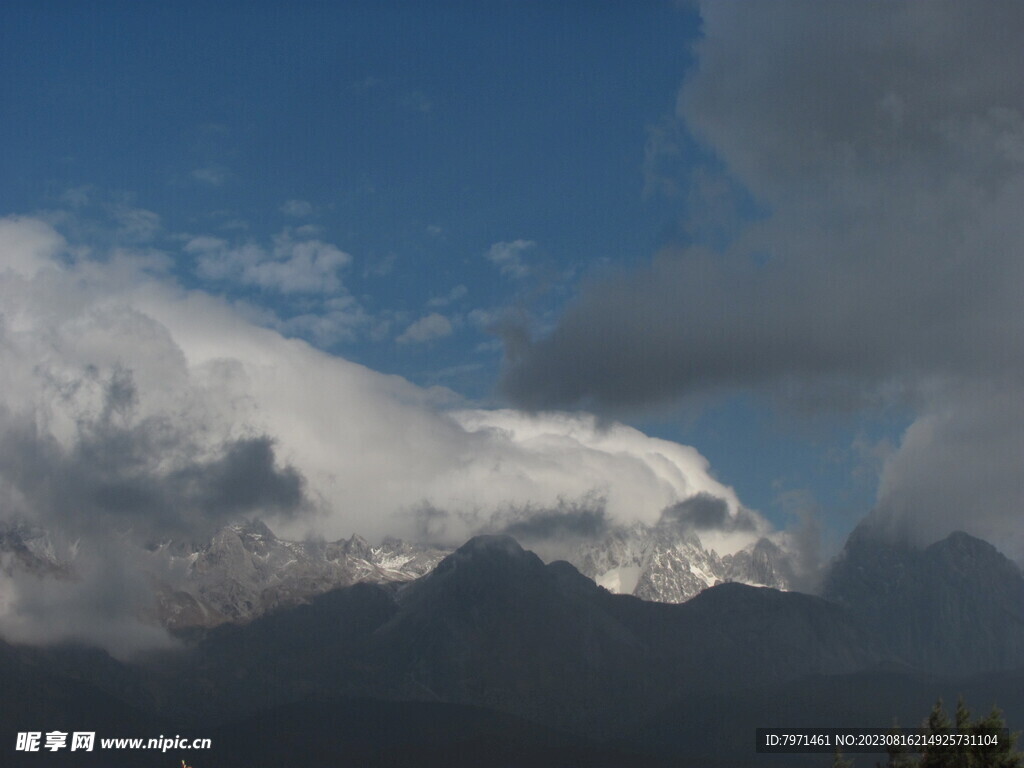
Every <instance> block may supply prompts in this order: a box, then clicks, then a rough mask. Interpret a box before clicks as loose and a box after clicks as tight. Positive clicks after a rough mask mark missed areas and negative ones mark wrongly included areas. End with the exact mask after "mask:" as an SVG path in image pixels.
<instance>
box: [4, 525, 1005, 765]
mask: <svg viewBox="0 0 1024 768" xmlns="http://www.w3.org/2000/svg"><path fill="white" fill-rule="evenodd" d="M235 533H236V534H237V536H236V538H233V539H232V538H230V537H227V536H226V535H225V536H224V537H223V539H222V541H221V544H220V545H218V547H217V548H212V549H210V550H205V551H204V552H202V553H198V556H196V555H197V553H195V552H193V553H188V554H185V553H182V554H180V555H176V556H183V557H189V558H191V557H193V556H196V557H195V561H196V562H200V561H201V560H202V559H203V558H204V557H206V558H208V560H209V563H210V565H209V567H206V566H204V568H203V570H202V573H204V574H206V575H208V576H209V577H210V578H211V579H213V583H215V582H216V579H214V577H213V576H210V574H215V573H220V574H228V575H232V578H234V577H235V576H237V575H238V574H239V573H240V574H241V575H242V576H245V577H246V578H248V579H252V578H254V577H253V575H252V572H251V571H250V570H249V568H248V567H247V566H245V565H243V566H239V567H241V571H237V570H236V569H235V566H238V563H239V562H242V563H243V564H244V563H246V562H248V563H249V564H250V565H252V561H251V560H249V559H248V558H247V556H246V557H243V556H241V555H240V552H241V551H245V552H260V551H263V550H261V549H260V547H261V546H265V547H266V548H267V549H266V550H265V551H264V553H263V556H265V557H266V558H267V561H268V562H269V560H270V558H272V557H275V556H276V555H274V554H273V552H274V551H276V550H275V548H276V547H278V546H279V545H280V546H283V545H282V544H281V543H280V542H276V543H275V541H274V540H270V539H268V538H267V536H268V533H267V532H266V531H259V530H257V529H255V528H253V529H250V530H249V531H248V532H241V533H240V532H238V531H235ZM271 535H272V534H271ZM246 537H248V544H246V543H245V542H246ZM257 537H262V539H260V538H257ZM350 549H351V550H352V551H353V553H361V556H359V557H358V558H357V559H359V560H362V561H363V562H366V563H370V564H371V565H373V568H371V569H369V570H368V571H366V572H367V573H369V574H371V580H370V581H358V582H357V583H353V584H351V585H350V586H342V587H339V588H333V589H328V590H325V591H323V592H321V593H319V594H315V595H312V596H308V597H306V598H304V599H303V600H301V601H296V602H289V601H285V600H279V601H278V602H277V603H276V604H273V605H272V604H271V603H270V602H269V601H267V602H266V603H265V604H264V607H263V610H262V612H258V613H256V614H253V615H251V617H250V618H249V619H248V620H247V621H245V622H237V621H222V622H220V623H218V624H217V625H216V626H198V625H191V627H190V630H189V632H188V634H187V635H183V637H184V636H187V638H188V640H187V643H186V647H185V648H184V649H182V650H179V651H176V652H166V653H160V654H151V655H149V656H148V657H147V658H145V659H139V660H137V661H135V662H133V663H123V662H118V661H116V660H114V659H112V658H110V657H109V656H107V655H106V654H105V653H103V652H102V651H98V650H95V649H85V648H77V647H73V646H62V647H57V648H30V647H26V646H11V645H6V644H5V645H2V646H0V670H2V672H3V676H4V679H5V681H7V682H8V685H5V687H4V692H3V693H0V712H2V713H3V718H4V719H3V721H4V722H5V724H8V725H9V727H14V725H15V724H18V725H19V727H28V726H27V725H23V724H31V723H33V722H35V723H38V725H39V726H40V727H42V728H44V729H45V728H49V727H51V726H50V723H51V722H52V723H58V722H69V723H70V722H71V721H73V720H75V718H76V717H77V718H81V719H84V718H86V715H89V716H90V717H93V718H96V717H100V716H101V715H102V714H103V713H110V715H109V717H110V718H111V720H110V721H109V722H105V723H103V724H102V726H101V727H104V728H108V729H109V728H114V727H116V726H117V723H129V724H134V725H131V726H121V727H135V728H139V729H146V728H150V729H153V728H157V729H164V731H167V730H170V729H172V728H176V729H179V730H178V731H177V732H181V733H185V732H186V730H187V732H189V733H199V734H200V735H206V734H216V739H215V742H216V743H217V744H219V745H220V751H218V752H216V754H214V755H212V757H215V758H216V760H215V761H214V760H212V759H211V760H210V762H209V763H208V764H217V765H243V764H244V765H261V764H268V765H269V764H275V765H277V764H285V763H284V762H282V761H281V759H280V758H281V757H288V756H291V757H292V758H294V759H295V760H300V763H295V764H302V765H308V766H317V765H323V766H327V765H331V766H335V765H356V764H359V765H468V764H471V759H475V760H477V763H475V764H479V761H480V760H481V759H484V758H485V757H487V756H489V757H490V760H489V761H488V760H484V761H485V762H487V763H488V764H493V765H517V764H518V765H522V764H529V765H545V764H547V765H570V764H574V765H604V764H629V765H632V764H644V765H660V764H664V765H669V764H671V765H694V766H696V765H701V766H704V765H715V764H716V763H717V764H721V765H734V766H747V765H749V766H755V765H823V764H828V762H829V761H830V759H831V758H830V757H829V756H826V755H807V756H792V755H789V756H781V757H777V758H772V757H769V756H757V755H755V754H754V753H753V739H754V736H753V730H754V728H755V727H758V726H762V727H766V726H793V725H799V724H804V725H812V724H817V725H825V724H835V725H859V726H880V727H885V726H888V725H890V724H891V722H892V718H893V717H898V718H901V720H902V722H903V723H904V724H907V725H912V724H915V722H916V720H918V719H920V717H922V716H923V715H924V714H925V713H926V712H927V710H928V708H929V707H930V705H931V703H933V701H934V699H935V697H936V696H939V695H942V696H946V697H947V699H948V698H949V697H952V696H956V695H957V694H958V693H964V694H966V695H968V696H972V695H973V696H975V697H977V698H982V700H979V701H973V702H972V701H970V700H969V703H971V704H972V705H973V706H975V707H978V708H987V707H988V706H990V705H991V704H993V703H995V704H998V705H1000V706H1001V707H1002V708H1003V709H1004V710H1005V711H1006V715H1007V718H1008V721H1009V722H1010V724H1011V727H1013V726H1015V725H1017V724H1019V723H1020V722H1022V721H1024V695H1022V694H1021V691H1022V690H1024V684H1022V683H1024V673H1022V672H1021V670H1024V653H1022V648H1024V600H1021V596H1024V577H1022V575H1021V572H1020V570H1019V569H1018V568H1017V567H1016V566H1015V565H1014V564H1013V563H1011V562H1010V561H1009V560H1007V559H1006V558H1005V557H1003V556H1002V555H1001V554H999V552H998V551H997V550H995V548H994V547H992V546H991V545H988V544H986V543H985V542H982V541H980V540H978V539H974V538H972V537H970V536H968V535H967V534H962V533H957V534H953V535H951V536H950V537H948V538H947V539H945V540H943V541H940V542H938V543H937V544H934V545H932V546H931V547H928V548H926V549H916V548H912V547H909V546H906V545H899V544H894V543H892V542H889V541H886V540H883V539H881V538H877V537H875V536H872V535H871V532H870V531H869V530H866V529H864V528H862V529H858V531H855V533H854V534H853V535H852V536H851V537H850V540H849V542H848V543H847V545H846V547H845V549H844V551H843V553H842V554H841V555H840V557H839V558H838V559H837V561H836V562H835V564H834V565H833V566H832V568H831V569H830V571H829V573H828V574H827V577H826V580H825V589H824V591H823V596H821V597H817V596H811V595H805V594H801V593H798V592H793V591H788V592H787V591H781V590H778V589H774V588H770V587H754V586H749V585H746V584H741V583H737V582H725V583H720V584H718V585H716V586H711V587H708V588H705V589H703V590H701V591H700V592H699V593H698V594H697V595H696V596H695V597H692V598H691V599H689V600H687V601H685V602H681V603H661V602H654V601H648V600H642V599H639V598H637V597H635V596H633V595H627V594H613V593H611V592H610V591H609V590H607V589H605V588H603V587H601V586H599V585H598V584H596V583H595V582H594V580H592V579H591V578H588V577H587V576H585V575H583V574H582V573H581V572H580V571H579V570H578V569H577V568H576V567H574V566H573V565H572V564H570V563H568V562H564V561H556V562H551V563H547V564H545V563H544V562H543V561H542V560H541V559H540V558H539V557H537V556H536V555H534V554H533V553H532V552H529V551H527V550H524V549H523V548H522V547H520V545H519V544H518V543H517V542H516V541H515V540H514V539H512V538H511V537H508V536H481V537H477V538H474V539H472V540H470V541H469V542H467V543H466V544H465V545H463V546H462V547H460V548H459V549H457V550H455V551H454V552H452V553H450V554H447V555H445V556H444V557H442V558H440V559H439V561H438V562H437V565H436V566H435V567H433V568H430V569H427V571H426V572H425V573H424V574H423V575H420V576H418V577H414V571H412V572H410V571H404V572H403V571H402V568H403V567H407V566H410V564H412V563H414V562H415V561H416V557H417V556H419V555H420V554H422V553H418V552H414V550H413V549H407V550H402V548H401V545H399V544H394V545H392V549H391V550H387V552H389V553H390V554H385V550H381V551H380V553H379V554H374V553H373V551H372V550H373V548H369V550H366V549H364V548H363V544H361V543H360V542H359V541H358V540H354V541H351V547H350ZM324 551H326V547H325V548H324ZM399 551H401V554H398V555H395V554H394V553H395V552H399ZM350 554H352V553H350ZM367 555H368V556H369V557H367ZM410 555H412V558H411V559H409V560H406V561H404V562H401V563H399V562H398V561H399V560H401V559H402V558H405V557H407V556H410ZM393 557H397V559H388V558H393ZM373 558H377V560H376V561H374V560H373ZM333 559H334V560H335V561H338V562H342V561H343V560H347V558H342V557H341V556H340V555H339V556H337V557H334V558H333ZM427 561H428V560H427V558H426V556H424V559H423V560H420V561H418V562H419V563H421V564H422V563H424V562H427ZM754 561H755V558H754V557H753V555H752V557H751V562H754ZM595 562H596V560H595ZM607 562H613V561H610V560H607V561H604V563H607ZM620 562H621V561H620ZM691 562H692V561H691ZM761 562H762V563H763V562H764V561H763V560H761ZM253 567H254V568H255V566H253ZM411 567H412V568H413V569H415V568H418V567H420V566H419V565H411ZM617 567H621V566H617ZM217 568H221V569H222V570H220V571H217V570H216V569H217ZM374 569H376V570H374ZM692 572H693V571H692V570H691V571H690V573H692ZM257 573H258V569H257ZM394 573H404V574H405V576H404V577H403V578H401V579H399V578H397V577H394V578H392V577H390V574H394ZM381 574H387V575H389V577H388V578H382V577H381ZM639 581H640V579H638V583H639ZM239 583H245V582H242V581H240V582H239ZM205 594H211V595H212V594H220V593H215V592H214V591H210V592H208V593H205ZM225 594H234V593H232V592H231V591H230V590H227V591H226V592H225ZM208 599H209V600H210V604H211V605H214V604H215V603H214V602H213V598H212V597H211V598H208ZM229 604H232V603H231V602H230V601H229ZM225 615H226V613H225ZM826 716H827V719H828V722H827V723H825V722H824V721H823V718H825V717H826ZM101 719H102V717H101ZM339 719H340V720H341V721H343V722H340V723H339ZM289 724H290V725H289ZM1018 727H1019V726H1018ZM289 728H291V729H292V730H294V729H296V728H298V729H300V730H301V735H298V736H296V735H295V734H293V735H292V736H289V735H288V734H289V733H290V731H289ZM37 729H38V728H37ZM3 738H5V739H6V738H8V735H7V734H4V735H3ZM259 745H262V746H259ZM259 750H263V751H262V752H260V751H259ZM268 750H269V751H268ZM271 753H273V754H277V755H278V756H279V759H276V760H272V761H271V762H261V760H260V758H259V755H261V754H271ZM111 754H112V753H111ZM111 754H108V755H107V757H108V758H109V757H111ZM607 755H611V756H612V758H613V759H610V762H609V759H607V758H606V757H605V756H607ZM30 757H31V756H30ZM184 757H189V756H188V755H183V756H180V755H179V756H175V762H168V763H166V764H168V765H178V763H177V762H176V761H177V759H179V758H182V759H183V758H184ZM193 757H196V756H195V755H194V756H193ZM782 758H786V759H785V760H784V761H783V760H782ZM154 759H155V758H154ZM246 760H248V761H249V762H245V761H246ZM616 760H617V761H618V762H615V761H616ZM545 761H546V762H545ZM602 761H604V762H602ZM26 764H27V763H26ZM69 764H70V763H69ZM77 764H87V763H77ZM108 764H113V763H108ZM124 764H142V763H138V762H135V763H128V762H126V763H124ZM152 764H163V763H155V762H154V763H152ZM203 764H204V763H202V762H200V761H199V760H198V759H197V760H196V765H197V767H198V766H200V765H203Z"/></svg>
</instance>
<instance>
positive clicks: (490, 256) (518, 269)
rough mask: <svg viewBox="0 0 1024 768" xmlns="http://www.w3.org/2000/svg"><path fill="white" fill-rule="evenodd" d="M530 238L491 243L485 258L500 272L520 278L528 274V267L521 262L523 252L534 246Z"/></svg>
mask: <svg viewBox="0 0 1024 768" xmlns="http://www.w3.org/2000/svg"><path fill="white" fill-rule="evenodd" d="M536 245H537V244H536V243H535V242H533V241H532V240H513V241H512V242H500V243H495V244H494V245H492V246H491V247H490V248H489V249H488V250H487V253H486V257H487V260H488V261H490V262H491V263H492V264H495V265H497V267H498V269H500V270H501V274H503V275H505V276H506V277H511V278H513V279H516V280H521V279H522V278H524V277H526V276H527V275H529V274H530V267H529V266H527V265H526V264H525V263H524V262H523V254H525V253H526V252H527V251H529V250H531V249H533V248H535V247H536Z"/></svg>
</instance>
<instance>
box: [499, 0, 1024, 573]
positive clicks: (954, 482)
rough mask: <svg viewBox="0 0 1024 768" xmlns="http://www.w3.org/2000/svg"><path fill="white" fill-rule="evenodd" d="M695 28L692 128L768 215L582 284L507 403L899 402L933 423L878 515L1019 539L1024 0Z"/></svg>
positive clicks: (773, 8)
mask: <svg viewBox="0 0 1024 768" xmlns="http://www.w3.org/2000/svg"><path fill="white" fill-rule="evenodd" d="M702 15H703V19H704V32H705V36H704V39H703V40H702V41H701V42H700V43H699V45H698V46H697V49H696V55H697V59H698V63H697V67H696V68H695V70H694V72H693V74H692V76H691V77H690V78H689V79H688V80H687V81H686V82H685V83H684V85H683V87H682V90H681V92H680V95H679V101H678V113H677V117H678V119H679V125H680V128H681V130H682V131H684V132H686V133H688V135H689V136H691V137H693V138H694V139H696V140H697V141H700V142H701V143H703V144H704V145H705V147H707V148H708V149H709V150H710V151H712V152H713V153H714V154H715V155H716V156H717V158H718V160H719V161H720V163H721V169H720V171H719V173H721V175H722V178H723V180H724V181H723V183H736V184H738V185H740V186H742V187H743V188H745V189H746V190H748V191H749V192H750V193H751V194H752V195H753V197H754V199H755V200H756V202H757V204H758V205H759V206H760V208H761V210H762V212H763V215H762V216H761V217H760V218H759V219H758V220H757V221H755V222H751V223H749V224H748V225H747V226H746V227H745V228H744V229H742V230H737V231H736V232H734V233H733V234H734V237H733V239H732V240H731V242H730V243H729V244H728V245H726V246H722V245H721V243H707V244H705V245H699V244H688V245H680V246H678V247H671V248H666V249H665V250H664V251H663V252H661V253H659V254H658V255H657V256H656V257H655V258H654V259H653V260H652V262H651V263H650V264H649V265H647V266H646V267H644V268H643V269H640V270H637V271H634V272H631V273H625V274H622V275H619V276H617V277H616V279H614V280H603V281H598V282H593V283H591V284H589V285H587V286H584V288H583V290H582V291H581V294H580V297H579V299H578V300H577V301H576V302H575V303H574V304H573V305H572V306H570V307H569V308H568V309H567V310H566V311H565V313H564V314H563V316H562V318H561V319H560V322H559V323H558V325H557V327H555V328H554V329H553V330H552V331H550V332H549V333H546V334H545V335H542V336H539V337H533V338H530V337H529V334H527V333H526V331H525V329H517V330H516V335H515V338H514V342H515V343H514V344H510V345H509V347H508V352H507V366H506V370H505V373H504V378H503V387H504V391H505V392H506V393H507V395H508V396H509V397H510V398H511V399H512V400H513V401H514V402H516V403H518V404H519V405H521V406H524V407H527V408H532V409H548V408H558V407H571V406H584V407H592V408H598V409H602V410H605V411H614V410H616V409H629V408H636V407H646V406H650V405H652V404H659V403H671V402H676V401H679V400H681V399H685V398H696V397H701V398H704V397H708V396H720V395H724V394H728V393H734V392H737V391H748V392H757V393H761V394H765V395H768V396H770V397H772V398H775V399H776V400H777V402H784V403H788V404H790V405H794V406H797V407H800V408H808V407H812V408H814V407H817V408H825V409H833V410H834V409H842V410H845V411H847V412H856V411H858V410H859V409H864V408H869V407H875V406H880V405H888V404H892V403H894V402H898V403H900V404H901V405H902V406H904V407H910V408H912V409H913V410H914V411H915V412H916V413H917V414H918V417H919V418H918V421H917V422H916V423H915V424H914V426H912V427H911V429H910V431H909V432H908V433H907V435H906V437H905V440H904V443H903V445H902V446H901V447H900V449H899V450H898V451H896V452H895V453H894V454H893V456H892V457H890V459H889V461H888V463H887V465H886V468H885V469H884V473H883V482H882V487H881V488H880V492H879V505H880V507H881V508H884V509H887V510H889V513H890V514H892V515H895V516H897V517H899V518H900V519H901V520H903V522H902V523H900V524H901V525H907V526H911V527H914V528H915V529H916V530H927V531H929V533H928V535H929V536H931V535H934V536H941V535H943V534H944V533H946V532H948V530H949V528H950V526H953V525H958V526H961V527H963V525H964V522H965V521H966V520H967V519H968V517H970V518H971V520H972V521H973V522H972V523H971V525H973V526H974V528H975V529H976V530H978V531H979V532H980V531H982V530H984V531H987V532H988V535H989V537H992V536H995V535H997V532H999V531H1004V532H1005V531H1007V530H1009V529H1010V528H1012V527H1013V526H1018V527H1019V525H1020V519H1019V513H1018V510H1019V509H1021V506H1022V502H1024V496H1022V493H1021V488H1020V484H1019V480H1018V477H1019V467H1020V464H1019V462H1017V459H1018V454H1019V451H1018V450H1016V448H1014V447H1013V446H1019V444H1020V435H1021V434H1024V431H1022V430H1024V418H1021V417H1020V415H1019V413H1018V410H1019V409H1016V408H1015V407H1013V405H1012V403H1013V402H1015V398H1016V399H1019V393H1020V392H1021V391H1022V389H1024V357H1022V356H1020V355H1018V354H1016V353H1015V352H1014V350H1017V349H1019V344H1020V341H1019V340H1020V339H1021V338H1022V337H1024V309H1022V303H1021V301H1020V286H1021V285H1024V259H1021V253H1022V252H1024V217H1022V216H1021V215H1020V204H1021V201H1022V200H1024V79H1021V78H1020V77H1018V76H1017V75H1018V73H1020V72H1021V71H1024V47H1022V46H1021V45H1020V43H1019V41H1020V40H1021V39H1024V5H1022V4H1020V3H1014V2H995V3H987V4H985V5H984V7H983V8H979V7H977V6H974V5H966V4H963V3H955V2H934V3H873V2H868V3H857V4H851V3H817V2H783V3H772V4H756V3H755V4H751V3H734V2H718V1H716V2H712V3H707V4H705V5H703V6H702ZM707 172H708V169H707V168H702V169H700V173H701V174H703V176H704V178H703V179H701V180H700V183H704V184H706V182H707V178H706V175H707ZM695 183H696V182H695V181H694V180H690V182H687V183H686V185H685V186H686V187H687V188H695V187H694V184H695ZM719 204H720V200H707V199H705V200H704V201H703V202H701V201H700V200H699V199H696V200H695V199H694V198H692V197H691V198H688V199H687V205H688V206H689V207H688V209H687V211H685V212H684V216H686V217H689V218H690V219H691V220H699V219H700V218H701V217H710V218H716V217H717V220H728V217H727V216H726V217H723V216H721V211H718V210H716V209H715V206H717V205H719ZM699 230H700V227H694V228H691V231H699ZM979 393H981V397H982V400H981V401H980V402H978V401H976V400H975V398H976V397H977V396H978V394H979ZM1014 441H1016V442H1014ZM1015 462H1016V463H1015ZM1013 467H1016V469H1013ZM935 488H946V489H950V488H953V489H955V492H954V493H951V494H941V493H935V492H933V491H932V490H930V489H935ZM968 508H970V509H971V510H972V511H970V512H969V511H968ZM1004 540H1005V539H1004ZM1007 546H1009V545H1007ZM1014 554H1016V555H1017V556H1024V542H1021V543H1020V545H1019V546H1018V548H1017V551H1015V552H1014Z"/></svg>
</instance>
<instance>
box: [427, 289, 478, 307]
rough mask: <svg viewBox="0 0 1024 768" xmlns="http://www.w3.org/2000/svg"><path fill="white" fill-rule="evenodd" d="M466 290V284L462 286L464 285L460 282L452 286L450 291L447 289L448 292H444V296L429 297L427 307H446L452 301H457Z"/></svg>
mask: <svg viewBox="0 0 1024 768" xmlns="http://www.w3.org/2000/svg"><path fill="white" fill-rule="evenodd" d="M468 292H469V291H468V289H467V288H466V286H464V285H462V284H461V283H460V284H459V285H456V286H455V287H454V288H452V289H451V290H450V291H448V293H446V294H445V295H444V296H435V297H434V298H432V299H430V301H428V302H427V306H428V307H447V306H448V305H449V304H451V303H452V302H455V301H458V300H459V299H461V298H462V297H463V296H465V295H466V294H467V293H468Z"/></svg>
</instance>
